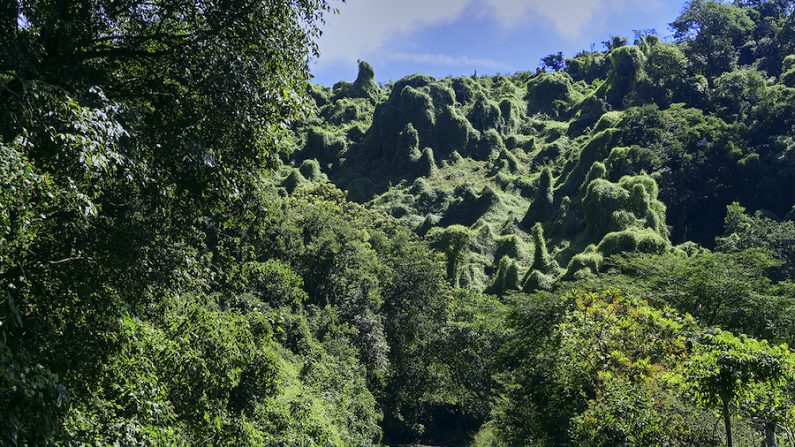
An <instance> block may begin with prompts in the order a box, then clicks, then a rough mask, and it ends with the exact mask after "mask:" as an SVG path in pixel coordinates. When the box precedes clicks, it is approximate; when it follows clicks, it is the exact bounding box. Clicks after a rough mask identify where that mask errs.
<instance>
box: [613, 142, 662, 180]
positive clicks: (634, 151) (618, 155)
mask: <svg viewBox="0 0 795 447" xmlns="http://www.w3.org/2000/svg"><path fill="white" fill-rule="evenodd" d="M659 163H660V159H659V157H658V156H657V155H656V154H655V153H654V152H652V151H651V150H649V149H646V148H643V147H640V146H631V147H616V148H613V150H612V151H610V155H609V156H608V157H607V160H605V165H606V166H607V169H608V171H610V178H611V179H619V178H621V177H623V176H625V175H637V174H640V173H641V172H643V171H647V172H651V171H652V170H653V169H654V168H655V167H656V166H658V164H659Z"/></svg>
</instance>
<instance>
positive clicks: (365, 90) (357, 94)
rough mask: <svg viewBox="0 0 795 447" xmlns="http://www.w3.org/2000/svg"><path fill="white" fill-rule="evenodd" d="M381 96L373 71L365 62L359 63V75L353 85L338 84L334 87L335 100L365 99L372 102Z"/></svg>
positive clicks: (347, 83)
mask: <svg viewBox="0 0 795 447" xmlns="http://www.w3.org/2000/svg"><path fill="white" fill-rule="evenodd" d="M380 95H381V89H380V88H379V87H378V83H376V82H375V70H374V69H373V66H372V65H370V64H368V63H367V62H365V61H360V62H359V74H358V75H357V76H356V80H355V81H353V84H351V83H349V82H338V83H336V84H335V85H334V96H335V98H366V99H370V100H374V99H376V98H378V97H379V96H380Z"/></svg>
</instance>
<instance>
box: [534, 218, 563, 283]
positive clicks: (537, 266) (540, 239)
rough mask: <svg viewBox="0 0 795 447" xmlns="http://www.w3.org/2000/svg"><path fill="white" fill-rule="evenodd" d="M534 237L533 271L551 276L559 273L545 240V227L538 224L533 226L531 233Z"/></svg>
mask: <svg viewBox="0 0 795 447" xmlns="http://www.w3.org/2000/svg"><path fill="white" fill-rule="evenodd" d="M530 234H531V236H532V237H533V266H532V270H537V271H539V272H541V273H545V274H550V273H554V272H556V271H557V269H558V268H559V267H558V264H557V262H555V260H554V259H553V258H552V255H550V254H549V250H547V241H546V239H544V227H543V226H542V225H541V224H540V223H537V224H535V225H533V229H532V230H531V231H530Z"/></svg>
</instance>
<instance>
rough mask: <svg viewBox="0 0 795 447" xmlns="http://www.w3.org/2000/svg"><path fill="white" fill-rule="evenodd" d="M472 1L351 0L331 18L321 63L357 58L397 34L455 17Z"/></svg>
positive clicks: (325, 35) (321, 48)
mask: <svg viewBox="0 0 795 447" xmlns="http://www.w3.org/2000/svg"><path fill="white" fill-rule="evenodd" d="M469 1H470V0H400V1H395V0H348V1H347V3H345V4H342V5H341V6H340V8H339V9H340V14H339V15H335V16H330V17H328V18H327V23H326V26H324V27H323V36H322V37H321V38H320V40H319V41H318V45H320V50H321V57H320V59H319V63H324V62H331V61H348V62H351V61H355V60H356V59H359V58H362V57H364V56H365V55H367V54H368V53H372V52H374V51H376V50H379V49H380V48H381V47H382V45H383V44H384V42H385V41H386V40H387V39H389V38H391V37H394V36H396V35H404V34H408V33H410V32H411V31H413V30H415V29H417V28H419V27H422V26H426V25H432V24H437V23H444V22H449V21H452V20H455V19H456V18H458V17H459V16H460V15H461V14H462V13H463V12H464V8H465V7H466V6H467V3H468V2H469Z"/></svg>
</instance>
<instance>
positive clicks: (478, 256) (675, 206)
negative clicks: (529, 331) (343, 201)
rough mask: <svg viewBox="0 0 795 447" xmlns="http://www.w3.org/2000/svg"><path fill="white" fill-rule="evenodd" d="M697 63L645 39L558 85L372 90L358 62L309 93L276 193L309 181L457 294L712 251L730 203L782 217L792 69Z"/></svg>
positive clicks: (484, 82)
mask: <svg viewBox="0 0 795 447" xmlns="http://www.w3.org/2000/svg"><path fill="white" fill-rule="evenodd" d="M695 51H696V50H694V49H691V48H690V46H688V45H684V44H681V43H680V44H676V43H668V42H664V41H661V40H660V39H659V38H657V37H656V36H655V35H647V36H641V37H639V38H638V40H637V41H636V42H635V45H632V46H623V45H622V46H618V45H617V47H616V48H613V49H611V50H610V51H603V52H594V53H590V52H585V53H581V54H579V55H577V56H576V57H574V58H572V59H567V60H565V61H564V62H562V63H561V66H564V65H565V69H562V70H560V71H546V70H541V71H539V72H536V73H520V74H516V75H512V76H495V77H481V78H470V77H466V78H446V79H440V80H436V79H432V78H430V77H427V76H422V75H416V76H410V77H407V78H405V79H401V80H399V81H397V82H395V83H394V84H388V85H386V86H385V88H384V89H381V88H380V87H379V86H378V85H377V84H376V82H375V78H374V73H373V69H372V67H370V66H369V64H367V63H366V62H362V63H361V64H360V71H359V77H358V78H357V79H356V81H355V82H354V83H353V84H350V83H344V82H341V83H339V84H337V85H336V86H335V87H334V88H333V89H328V88H324V87H320V86H315V87H313V89H312V91H311V95H312V98H313V99H314V102H315V104H316V106H317V110H318V113H317V115H316V117H315V118H313V119H312V120H310V121H309V122H307V123H305V124H304V125H303V126H302V127H301V128H300V129H298V131H297V132H298V135H300V139H299V142H298V144H297V146H296V148H295V150H294V151H293V155H292V158H291V164H292V165H293V166H296V167H297V168H299V171H298V172H296V173H292V172H291V173H289V174H285V175H288V176H289V178H288V179H286V180H285V182H286V183H285V184H287V185H290V188H293V187H294V183H295V182H296V181H297V180H301V179H307V178H308V179H313V178H316V177H317V175H318V173H322V174H323V175H325V176H326V177H327V178H328V180H330V181H331V182H333V183H334V184H335V185H337V186H338V187H340V188H342V189H343V190H345V191H346V192H347V196H348V198H349V199H350V200H354V201H357V202H361V203H366V204H367V206H368V207H369V208H371V209H374V210H377V211H380V212H382V213H385V214H389V215H391V216H393V217H395V218H397V219H399V220H400V221H401V222H403V223H404V224H405V225H406V226H408V227H409V228H411V229H413V230H414V231H415V232H416V233H418V234H420V235H424V236H426V238H427V239H428V240H429V241H430V243H431V244H432V245H433V246H434V247H435V248H436V249H437V250H438V251H440V252H444V253H447V254H448V259H447V265H448V276H449V278H448V279H449V280H450V281H451V282H452V283H453V284H454V285H455V286H460V287H464V288H472V289H475V290H481V291H482V290H489V291H491V292H496V293H502V292H504V291H507V290H523V291H525V292H532V291H535V290H539V289H544V290H551V288H552V287H553V285H554V283H555V282H557V281H559V280H561V279H563V280H565V279H573V278H581V277H583V276H586V275H591V274H597V273H599V272H600V271H603V270H604V267H603V266H604V265H605V259H606V258H609V257H610V256H613V255H616V254H619V253H624V252H642V253H655V254H662V253H674V252H678V253H682V252H683V251H687V250H691V249H692V244H693V243H695V244H698V245H700V246H703V247H707V248H713V247H714V241H715V238H716V237H717V236H719V235H721V234H722V232H723V222H724V218H725V216H726V211H725V210H726V207H727V206H728V205H729V204H731V203H733V202H738V203H740V204H742V205H743V206H745V207H746V208H747V209H748V210H749V212H751V213H753V212H757V211H758V212H760V213H762V214H764V215H767V216H771V217H773V218H776V219H792V218H793V216H795V214H793V213H794V212H793V205H794V204H795V152H794V151H793V132H792V129H793V125H795V114H794V112H793V106H792V104H793V100H795V96H793V90H792V88H791V87H792V86H793V84H792V80H791V79H790V78H791V77H792V76H791V75H792V73H793V72H792V70H793V69H795V56H789V57H787V58H782V60H781V61H778V63H776V62H774V61H770V60H768V59H766V58H759V59H752V60H750V61H748V64H746V65H744V66H737V67H735V69H734V70H726V71H723V72H720V73H714V74H712V75H711V76H709V75H710V73H702V72H700V70H698V68H697V67H696V66H694V64H693V60H694V59H696V58H697V56H709V55H703V54H693V53H694V52H695ZM685 52H687V53H688V55H687V56H686V53H685ZM688 56H689V57H688ZM706 63H707V64H708V65H709V66H711V65H713V64H715V63H716V61H711V60H707V61H706ZM759 65H763V66H768V65H772V67H771V70H770V73H765V72H760V71H758V70H757V69H755V68H754V67H756V66H759ZM301 173H308V175H306V176H304V175H303V174H301Z"/></svg>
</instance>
